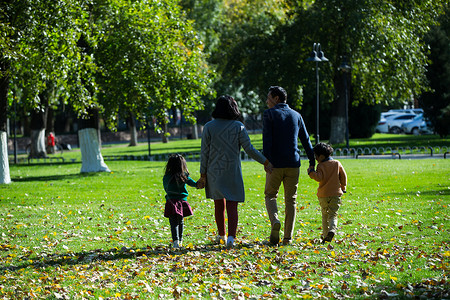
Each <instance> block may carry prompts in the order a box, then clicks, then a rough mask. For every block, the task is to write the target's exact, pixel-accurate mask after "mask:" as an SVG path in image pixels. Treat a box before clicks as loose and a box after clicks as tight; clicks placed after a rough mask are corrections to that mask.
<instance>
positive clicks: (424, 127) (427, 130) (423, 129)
mask: <svg viewBox="0 0 450 300" xmlns="http://www.w3.org/2000/svg"><path fill="white" fill-rule="evenodd" d="M419 133H420V134H433V133H434V128H433V125H432V124H431V121H430V120H428V119H425V122H424V123H423V124H421V125H420V128H419Z"/></svg>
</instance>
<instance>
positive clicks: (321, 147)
mask: <svg viewBox="0 0 450 300" xmlns="http://www.w3.org/2000/svg"><path fill="white" fill-rule="evenodd" d="M313 151H314V154H316V155H317V156H320V155H323V156H325V158H327V157H330V156H331V155H332V154H333V151H334V149H333V147H331V146H330V145H328V144H325V143H318V144H317V145H315V146H314V148H313Z"/></svg>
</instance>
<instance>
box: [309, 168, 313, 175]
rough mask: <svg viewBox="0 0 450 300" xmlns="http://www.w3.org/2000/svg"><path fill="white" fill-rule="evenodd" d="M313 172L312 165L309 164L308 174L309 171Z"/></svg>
mask: <svg viewBox="0 0 450 300" xmlns="http://www.w3.org/2000/svg"><path fill="white" fill-rule="evenodd" d="M311 172H314V166H309V168H308V175H309V173H311Z"/></svg>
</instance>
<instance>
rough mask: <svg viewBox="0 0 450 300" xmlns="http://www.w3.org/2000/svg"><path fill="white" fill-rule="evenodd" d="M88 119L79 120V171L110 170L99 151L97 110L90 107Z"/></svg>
mask: <svg viewBox="0 0 450 300" xmlns="http://www.w3.org/2000/svg"><path fill="white" fill-rule="evenodd" d="M88 117H89V118H88V119H83V120H80V130H79V131H78V139H79V143H80V150H81V171H80V172H81V173H86V172H111V170H110V169H109V168H108V166H107V165H106V164H105V162H104V160H103V156H102V154H101V152H100V144H101V143H100V131H99V119H98V110H97V109H90V110H89V111H88Z"/></svg>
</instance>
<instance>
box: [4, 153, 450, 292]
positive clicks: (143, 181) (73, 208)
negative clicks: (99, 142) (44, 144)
mask: <svg viewBox="0 0 450 300" xmlns="http://www.w3.org/2000/svg"><path fill="white" fill-rule="evenodd" d="M104 150H106V148H105V149H104ZM111 151H113V150H111ZM114 151H118V150H114ZM180 152H182V151H180ZM341 161H342V163H343V165H344V167H345V168H346V171H347V173H348V177H349V184H348V193H347V194H345V196H344V197H343V205H342V206H341V209H340V210H339V224H338V226H339V230H338V233H337V235H336V239H335V240H334V241H333V242H332V243H330V244H326V245H322V244H321V243H320V242H319V239H318V238H319V236H320V233H321V230H320V226H321V219H320V211H319V205H318V201H317V198H316V196H315V193H316V189H317V183H316V182H314V181H312V180H311V179H309V177H307V175H306V164H305V163H304V165H303V166H302V167H301V177H300V183H299V194H298V203H297V220H296V223H295V229H296V234H295V239H294V242H293V244H292V245H289V246H281V247H269V246H267V245H266V242H265V241H266V240H267V239H268V235H269V232H270V226H269V221H268V218H267V216H266V212H265V206H264V199H263V197H264V180H265V175H264V172H263V168H262V167H261V165H259V164H258V163H256V162H243V163H242V165H243V173H244V182H245V187H246V201H245V203H244V204H242V205H239V228H238V236H237V246H236V248H235V249H230V250H227V249H225V248H224V247H222V246H220V245H213V244H212V243H211V239H212V238H213V237H214V236H215V235H216V226H215V222H214V217H213V203H212V200H209V199H205V196H204V191H203V190H195V189H190V190H189V191H190V197H189V202H190V204H191V206H192V207H193V209H194V215H193V216H192V217H189V218H186V219H185V237H184V245H185V246H186V248H185V249H183V250H181V251H172V250H171V249H170V247H169V244H170V242H171V237H170V230H169V222H168V220H167V219H166V218H164V217H163V209H164V201H165V200H164V191H163V188H162V175H163V168H164V162H146V161H108V163H107V164H108V167H109V168H110V169H111V170H112V172H111V173H93V174H80V173H79V171H80V163H66V164H40V165H31V166H29V165H17V166H16V165H12V166H10V172H11V179H12V181H13V182H12V183H11V184H8V185H0V220H1V222H0V262H1V263H0V298H6V299H24V298H30V299H31V298H49V299H64V298H66V299H88V298H94V299H100V298H103V299H107V298H109V299H135V298H137V299H148V298H158V296H157V295H160V296H159V297H160V298H162V299H164V298H168V299H172V298H182V299H199V298H206V299H208V298H215V299H219V298H224V299H237V298H253V299H266V298H269V299H270V298H276V299H279V298H281V299H294V298H314V299H315V298H320V297H323V298H344V297H350V298H361V299H367V298H374V299H375V298H387V297H394V296H395V295H397V297H399V298H408V297H411V298H414V297H416V296H419V295H422V296H423V297H425V298H436V299H440V298H449V291H450V288H449V261H450V260H449V258H450V241H449V236H450V235H449V230H450V226H449V225H450V222H449V215H450V213H449V205H450V162H449V160H444V159H423V160H404V159H402V160H355V159H344V160H341ZM188 166H189V169H190V171H191V177H193V178H194V179H197V178H198V177H199V172H198V169H199V164H198V163H197V162H189V163H188ZM280 194H281V195H282V192H280ZM279 203H280V208H283V206H282V203H283V200H282V198H281V199H280V200H279ZM283 213H284V210H283V209H282V210H281V215H283Z"/></svg>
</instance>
